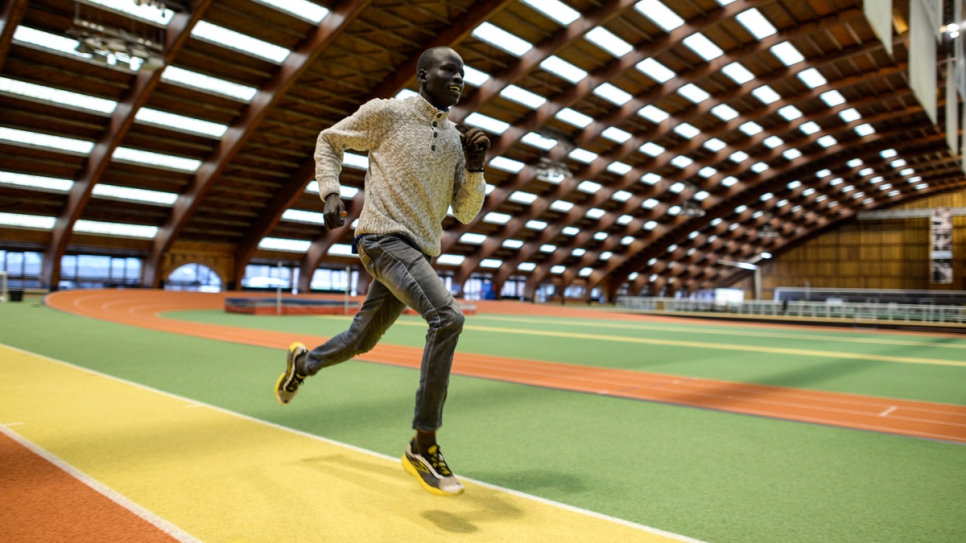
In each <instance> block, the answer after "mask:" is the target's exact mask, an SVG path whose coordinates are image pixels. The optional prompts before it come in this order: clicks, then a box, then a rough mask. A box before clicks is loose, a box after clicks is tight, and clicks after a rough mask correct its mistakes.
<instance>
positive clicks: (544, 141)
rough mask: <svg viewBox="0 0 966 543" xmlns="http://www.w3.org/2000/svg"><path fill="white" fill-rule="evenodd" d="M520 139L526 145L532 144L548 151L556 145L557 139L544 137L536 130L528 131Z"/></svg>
mask: <svg viewBox="0 0 966 543" xmlns="http://www.w3.org/2000/svg"><path fill="white" fill-rule="evenodd" d="M520 141H522V142H523V143H526V144H527V145H532V146H533V147H536V148H537V149H543V150H544V151H549V150H550V149H553V148H554V147H556V146H557V140H555V139H550V138H545V137H543V136H541V135H540V134H537V133H536V132H529V133H527V135H526V136H523V137H522V138H520Z"/></svg>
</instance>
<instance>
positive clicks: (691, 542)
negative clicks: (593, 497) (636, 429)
mask: <svg viewBox="0 0 966 543" xmlns="http://www.w3.org/2000/svg"><path fill="white" fill-rule="evenodd" d="M0 347H4V348H7V349H10V350H11V351H16V352H19V353H23V354H26V355H30V356H35V357H37V358H42V359H44V360H49V361H50V362H54V363H57V364H63V365H64V366H67V367H69V368H74V369H76V370H79V371H82V372H85V373H89V374H92V375H97V376H100V377H105V378H107V379H111V380H113V381H117V382H119V383H124V384H127V385H131V386H135V387H137V388H140V389H142V390H147V391H150V392H154V393H156V394H161V395H163V396H167V397H169V398H176V399H178V400H183V401H184V402H186V403H187V404H192V403H197V404H198V405H199V406H202V407H208V408H211V409H214V410H215V411H218V412H221V413H225V414H227V415H232V416H235V417H238V418H240V419H244V420H247V421H251V422H255V423H258V424H263V425H265V426H268V427H270V428H275V429H278V430H284V431H286V432H291V433H293V434H297V435H300V436H303V437H307V438H310V439H314V440H317V441H321V442H323V443H329V444H331V445H335V446H338V447H344V448H346V449H349V450H351V451H355V452H359V453H362V454H366V455H369V456H372V457H376V458H382V459H383V460H388V461H390V462H393V463H397V462H399V459H398V458H396V457H395V456H389V455H386V454H382V453H379V452H376V451H370V450H369V449H363V448H362V447H357V446H355V445H350V444H348V443H343V442H341V441H336V440H334V439H329V438H327V437H322V436H319V435H315V434H310V433H308V432H304V431H302V430H296V429H295V428H289V427H288V426H282V425H281V424H277V423H274V422H269V421H267V420H262V419H258V418H255V417H252V416H250V415H245V414H242V413H238V412H237V411H231V410H228V409H225V408H223V407H218V406H217V405H212V404H209V403H205V402H199V401H197V400H192V399H191V398H187V397H185V396H180V395H178V394H174V393H172V392H166V391H164V390H160V389H157V388H153V387H150V386H148V385H144V384H141V383H137V382H134V381H129V380H127V379H124V378H121V377H115V376H113V375H109V374H107V373H102V372H99V371H97V370H92V369H90V368H85V367H84V366H79V365H77V364H73V363H71V362H65V361H63V360H58V359H56V358H51V357H49V356H44V355H42V354H38V353H34V352H31V351H27V350H24V349H20V348H18V347H13V346H11V345H7V344H6V343H0ZM0 431H2V432H4V433H5V434H12V433H13V432H11V431H9V430H3V429H0ZM14 436H16V434H14ZM14 436H11V437H13V438H14V439H16V440H17V441H20V440H21V438H20V436H16V437H14ZM24 446H27V447H28V448H30V449H31V450H34V449H33V444H30V446H28V445H26V444H25V445H24ZM39 450H41V451H42V450H43V449H39ZM44 452H45V453H46V451H44ZM37 454H41V453H39V452H38V453H37ZM41 456H43V454H41ZM50 456H51V457H52V458H56V457H55V456H53V455H50ZM44 458H47V457H46V456H44ZM58 461H59V462H61V463H63V464H64V465H65V466H67V467H68V468H70V470H74V468H72V467H70V465H69V464H66V463H64V462H63V461H61V460H59V459H58ZM51 462H52V463H54V464H55V465H58V466H60V464H57V463H56V462H53V460H51ZM64 471H67V472H68V473H70V474H71V475H73V474H74V471H76V470H74V471H69V470H68V469H66V468H64ZM76 472H77V473H81V472H80V471H76ZM81 475H83V474H82V473H81ZM83 477H85V478H86V479H81V480H82V481H84V482H87V479H89V480H90V481H92V482H93V483H94V484H97V485H99V486H103V485H101V484H100V483H98V482H97V481H95V480H94V479H91V478H90V477H88V476H87V475H83ZM78 478H79V479H80V477H78ZM460 479H462V480H464V481H470V482H472V483H473V484H476V485H480V486H482V487H485V488H489V489H491V490H498V491H500V492H505V493H507V494H511V495H513V496H516V497H518V498H524V499H527V500H532V501H535V502H538V503H542V504H545V505H551V506H554V507H559V508H560V509H564V510H567V511H570V512H573V513H577V514H581V515H586V516H588V517H593V518H597V519H600V520H606V521H609V522H613V523H615V524H620V525H622V526H627V527H628V528H634V529H636V530H640V531H642V532H647V533H651V534H655V535H660V536H663V537H666V538H668V539H674V540H677V541H682V542H683V543H706V542H704V541H701V540H700V539H694V538H691V537H688V536H686V535H680V534H676V533H673V532H668V531H665V530H662V529H660V528H654V527H652V526H647V525H645V524H638V523H636V522H633V521H630V520H624V519H622V518H618V517H612V516H610V515H605V514H604V513H598V512H596V511H591V510H589V509H583V508H581V507H576V506H573V505H568V504H566V503H561V502H558V501H554V500H550V499H547V498H541V497H540V496H534V495H532V494H527V493H525V492H520V491H518V490H513V489H510V488H506V487H502V486H498V485H494V484H490V483H485V482H483V481H479V480H476V479H471V478H469V477H463V476H460ZM94 484H91V485H90V486H91V487H92V488H94V489H95V490H98V491H100V490H99V487H97V486H94ZM104 488H105V489H106V490H107V491H109V492H111V493H113V494H116V495H117V496H118V497H119V498H120V499H123V500H125V502H126V503H130V504H131V507H128V506H127V505H125V504H124V503H121V502H118V503H121V505H124V506H125V507H128V508H129V509H131V510H132V511H134V512H135V513H137V510H135V509H134V508H135V507H137V508H138V509H139V510H143V511H145V513H146V514H148V515H153V513H151V512H149V511H147V510H146V509H144V508H142V507H141V506H139V505H137V504H135V503H134V502H131V501H130V500H127V498H124V497H123V496H121V495H120V494H117V493H116V492H114V491H113V490H111V489H109V488H107V487H104ZM105 495H107V496H108V497H109V498H111V499H113V498H112V497H111V496H110V495H108V494H106V493H105ZM142 518H145V517H142ZM145 520H147V521H148V522H151V520H149V519H148V518H145ZM158 520H159V521H161V522H164V523H167V521H165V520H163V519H160V518H158ZM151 523H152V524H154V523H153V522H151ZM155 525H156V524H155ZM169 525H170V526H171V527H172V528H173V529H175V530H178V531H179V532H180V533H183V534H184V535H185V536H186V537H188V538H190V539H183V540H182V541H186V542H189V543H202V542H201V541H199V540H197V539H195V538H194V537H192V536H191V535H189V534H188V533H187V532H183V531H181V530H180V528H177V527H176V526H174V525H172V524H169ZM156 526H158V525H156ZM158 528H161V529H162V530H163V529H164V528H162V527H161V526H158ZM168 533H171V532H168ZM171 535H172V536H174V534H171ZM175 537H177V536H175Z"/></svg>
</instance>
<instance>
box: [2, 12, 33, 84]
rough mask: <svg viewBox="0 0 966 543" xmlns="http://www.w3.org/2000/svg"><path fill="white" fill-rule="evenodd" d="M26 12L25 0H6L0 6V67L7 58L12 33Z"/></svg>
mask: <svg viewBox="0 0 966 543" xmlns="http://www.w3.org/2000/svg"><path fill="white" fill-rule="evenodd" d="M25 13H27V0H6V2H4V3H3V7H2V8H0V69H3V62H4V61H5V60H6V59H7V53H8V52H9V51H10V44H11V43H13V33H14V32H16V30H17V26H19V25H20V21H22V20H23V16H24V14H25Z"/></svg>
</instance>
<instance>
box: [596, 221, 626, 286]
mask: <svg viewBox="0 0 966 543" xmlns="http://www.w3.org/2000/svg"><path fill="white" fill-rule="evenodd" d="M617 222H619V223H620V219H617ZM628 222H630V221H628ZM621 224H627V223H621ZM612 256H614V253H612V252H610V251H604V252H603V253H600V256H599V257H598V258H600V259H601V260H609V259H610V257H612ZM588 275H589V274H588Z"/></svg>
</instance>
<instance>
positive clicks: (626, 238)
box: [621, 236, 637, 281]
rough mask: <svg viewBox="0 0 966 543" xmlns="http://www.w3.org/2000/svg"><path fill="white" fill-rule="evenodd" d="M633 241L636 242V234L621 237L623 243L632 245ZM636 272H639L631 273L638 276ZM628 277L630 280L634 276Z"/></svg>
mask: <svg viewBox="0 0 966 543" xmlns="http://www.w3.org/2000/svg"><path fill="white" fill-rule="evenodd" d="M631 243H634V236H624V237H622V238H621V245H630V244H631ZM636 274H637V272H634V273H633V274H631V275H634V276H635V277H636ZM627 279H628V280H630V281H633V280H634V277H631V276H630V275H628V276H627Z"/></svg>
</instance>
